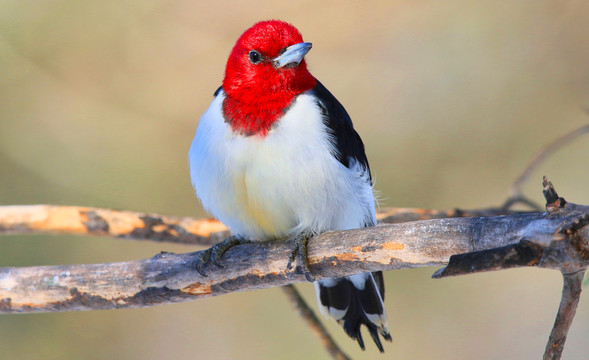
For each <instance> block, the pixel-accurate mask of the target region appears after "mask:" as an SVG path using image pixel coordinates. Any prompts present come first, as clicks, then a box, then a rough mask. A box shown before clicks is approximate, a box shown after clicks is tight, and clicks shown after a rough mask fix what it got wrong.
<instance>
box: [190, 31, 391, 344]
mask: <svg viewBox="0 0 589 360" xmlns="http://www.w3.org/2000/svg"><path fill="white" fill-rule="evenodd" d="M309 50H311V44H310V43H306V42H303V38H302V36H301V34H300V33H299V31H298V30H297V29H296V28H295V27H294V26H292V25H290V24H288V23H285V22H282V21H275V20H272V21H262V22H259V23H257V24H255V25H254V26H252V27H251V28H249V29H248V30H246V31H245V32H244V33H243V35H241V37H240V38H239V39H238V40H237V43H236V44H235V46H234V47H233V50H232V51H231V54H230V55H229V59H228V60H227V67H226V70H225V78H224V80H223V85H222V86H221V87H220V88H219V89H218V90H217V91H216V92H215V98H214V99H213V102H212V103H211V105H210V107H209V109H208V110H207V111H206V112H205V113H204V115H203V116H202V118H201V119H200V123H199V124H198V129H197V130H196V135H195V137H194V140H193V142H192V146H191V147H190V151H189V154H188V157H189V162H190V175H191V177H192V184H193V186H194V188H195V189H196V194H197V196H198V197H199V198H200V200H201V202H202V204H203V206H204V208H205V209H206V210H208V211H209V212H211V213H212V214H213V215H215V217H217V219H219V220H220V221H221V222H223V223H224V224H225V225H227V226H228V227H229V228H230V229H231V233H232V234H233V236H231V237H230V238H228V239H226V240H225V241H223V242H221V243H219V244H217V245H215V246H213V247H212V248H211V249H209V250H206V251H204V252H201V255H200V257H199V258H198V260H197V261H196V268H197V270H198V271H199V272H201V273H203V274H204V268H205V266H206V265H207V264H208V263H209V262H213V263H217V262H218V261H219V259H220V257H221V256H222V255H223V253H224V252H225V251H226V250H227V249H228V248H230V247H231V246H234V245H236V244H240V243H243V242H246V241H269V240H276V239H284V240H290V241H292V242H293V252H292V255H291V257H290V261H291V262H292V261H293V260H294V259H295V258H296V256H297V254H298V255H299V257H300V259H301V261H302V270H303V272H304V273H305V275H306V276H307V279H309V280H310V281H312V280H313V278H312V277H311V276H310V274H309V268H308V262H307V240H308V239H309V238H310V237H312V236H313V235H316V234H319V233H321V232H324V231H327V230H346V229H354V228H360V227H365V226H373V225H375V224H376V217H375V208H374V207H375V204H374V195H373V193H372V180H371V176H370V168H369V166H368V160H367V159H366V154H365V153H364V144H363V143H362V140H361V139H360V136H359V135H358V134H357V133H356V131H355V130H354V127H353V125H352V120H351V119H350V116H349V115H348V113H347V112H346V110H345V109H344V107H343V106H342V105H341V104H340V103H339V102H338V101H337V99H336V98H335V97H334V96H333V95H332V94H331V93H330V92H329V91H328V90H327V89H326V88H325V87H324V86H323V85H322V84H321V83H320V82H319V81H318V80H317V79H315V78H314V77H313V75H311V73H310V72H309V71H308V70H307V64H306V62H305V59H304V57H305V55H306V54H307V52H308V51H309ZM289 267H290V265H289ZM315 289H316V292H317V299H318V301H319V307H320V309H321V312H322V313H323V314H324V315H326V316H329V317H332V318H334V319H335V320H336V321H337V322H338V323H340V324H341V325H342V326H343V328H344V330H345V332H346V333H347V334H348V335H349V336H350V337H352V338H353V339H356V340H357V341H358V343H359V344H360V347H362V349H364V341H363V340H362V335H361V333H360V326H361V325H362V324H364V325H365V326H366V327H367V328H368V330H369V332H370V335H371V337H372V339H373V340H374V342H375V343H376V345H377V347H378V348H379V350H380V351H381V352H382V351H383V347H382V344H381V341H380V337H379V334H380V335H382V336H383V338H384V339H386V340H389V341H391V335H390V334H389V331H388V329H387V321H386V312H385V308H384V305H383V299H384V283H383V279H382V273H381V272H374V273H364V274H358V275H353V276H349V277H344V278H337V279H325V280H319V281H317V282H315Z"/></svg>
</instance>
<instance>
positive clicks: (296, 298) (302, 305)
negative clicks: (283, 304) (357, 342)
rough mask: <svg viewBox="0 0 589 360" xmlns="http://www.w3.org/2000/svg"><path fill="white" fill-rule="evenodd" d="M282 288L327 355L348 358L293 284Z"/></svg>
mask: <svg viewBox="0 0 589 360" xmlns="http://www.w3.org/2000/svg"><path fill="white" fill-rule="evenodd" d="M282 290H283V291H284V293H285V294H286V297H287V298H288V299H289V300H290V302H291V304H292V305H293V306H294V307H295V309H297V310H298V312H299V314H300V315H301V317H302V318H303V320H305V322H306V323H307V325H309V327H310V328H311V330H313V332H314V333H315V335H317V337H318V338H319V341H321V344H323V346H324V347H325V349H326V350H327V352H328V353H329V355H331V357H332V358H333V359H335V360H349V359H350V358H349V357H348V355H346V354H345V353H344V352H343V351H342V350H341V349H340V348H339V346H338V345H337V344H336V343H335V341H334V340H333V338H332V337H331V336H329V333H328V332H327V330H326V329H325V327H323V325H322V324H321V322H320V321H319V319H318V318H317V316H315V313H314V312H313V310H311V308H310V307H309V305H307V302H306V301H305V299H303V297H302V296H301V294H300V293H299V292H298V290H297V289H296V288H295V287H294V285H286V286H283V287H282Z"/></svg>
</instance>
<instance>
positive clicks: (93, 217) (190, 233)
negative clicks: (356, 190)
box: [0, 205, 518, 246]
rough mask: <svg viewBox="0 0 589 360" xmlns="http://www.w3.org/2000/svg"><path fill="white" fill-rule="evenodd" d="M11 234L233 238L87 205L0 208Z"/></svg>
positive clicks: (209, 228)
mask: <svg viewBox="0 0 589 360" xmlns="http://www.w3.org/2000/svg"><path fill="white" fill-rule="evenodd" d="M516 213H518V212H514V211H509V210H506V209H504V208H502V207H497V208H488V209H482V210H460V209H454V210H429V209H414V208H384V209H382V210H380V211H379V212H378V214H377V219H378V220H379V221H381V222H384V223H401V222H407V221H417V220H426V219H443V218H452V217H467V216H495V215H506V214H516ZM9 234H11V235H14V234H71V235H90V236H111V237H116V238H120V239H133V240H152V241H158V242H171V243H178V244H187V245H201V246H211V245H212V244H215V243H217V242H219V241H221V240H223V239H225V238H226V237H227V236H229V230H228V229H227V227H226V226H225V225H223V224H222V223H220V222H219V221H217V220H214V219H193V218H187V217H176V216H166V215H159V214H148V213H143V212H133V211H117V210H112V209H105V208H97V207H85V206H58V205H4V206H0V235H9Z"/></svg>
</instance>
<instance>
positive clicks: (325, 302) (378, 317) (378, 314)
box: [315, 271, 392, 352]
mask: <svg viewBox="0 0 589 360" xmlns="http://www.w3.org/2000/svg"><path fill="white" fill-rule="evenodd" d="M315 291H316V293H317V301H318V302H319V309H320V310H321V313H323V315H325V316H328V317H331V318H333V319H335V320H336V321H337V322H338V323H339V324H340V325H342V326H343V328H344V330H345V332H346V334H348V335H349V336H350V337H351V338H352V339H355V340H357V341H358V344H359V345H360V347H361V348H362V350H364V340H362V334H361V333H360V326H361V325H362V324H364V325H366V327H367V328H368V331H369V332H370V336H371V337H372V339H373V340H374V343H375V344H376V346H377V347H378V350H380V352H384V349H383V347H382V343H381V342H380V337H379V334H380V335H382V337H383V338H384V339H385V340H388V341H392V338H391V334H390V333H389V330H388V329H387V314H386V311H385V308H384V304H383V300H384V282H383V279H382V272H381V271H377V272H373V273H364V274H358V275H352V276H348V277H343V278H334V279H325V280H319V281H317V282H315Z"/></svg>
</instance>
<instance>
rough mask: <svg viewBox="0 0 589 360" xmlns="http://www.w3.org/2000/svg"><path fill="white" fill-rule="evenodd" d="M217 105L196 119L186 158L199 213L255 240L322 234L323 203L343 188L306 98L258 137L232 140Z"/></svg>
mask: <svg viewBox="0 0 589 360" xmlns="http://www.w3.org/2000/svg"><path fill="white" fill-rule="evenodd" d="M215 101H217V100H215ZM217 105H218V104H215V102H213V104H212V105H211V108H210V109H209V111H207V113H205V115H204V116H203V118H202V119H201V124H199V128H198V130H197V134H196V136H195V140H194V142H193V145H192V147H191V150H190V155H189V156H190V165H191V176H192V180H193V185H194V187H195V189H196V191H197V195H198V196H199V197H200V198H201V201H202V203H203V205H204V206H205V208H206V209H207V210H209V211H210V212H212V213H213V214H214V215H215V216H216V217H218V218H219V220H221V221H222V222H224V223H225V224H227V225H228V226H229V227H230V228H231V230H232V232H234V233H242V234H246V235H248V236H250V237H254V238H259V239H260V240H266V239H268V238H276V237H283V236H287V235H289V231H291V230H292V229H293V228H295V227H297V226H298V227H301V226H302V227H309V228H311V229H310V230H311V231H313V230H317V231H321V230H325V229H322V228H324V227H326V225H325V224H326V223H328V222H329V221H330V219H328V218H329V217H330V215H329V213H328V212H327V211H326V202H327V203H329V202H330V201H329V200H330V199H331V198H333V197H334V196H335V194H336V193H337V192H338V190H340V191H341V190H342V188H343V187H346V184H345V179H343V178H342V175H343V174H340V172H342V171H343V169H344V167H343V166H342V165H341V164H340V163H339V162H338V161H337V160H336V158H335V157H334V156H333V151H334V146H333V143H332V139H331V137H330V135H329V134H328V132H327V130H326V128H325V125H324V124H323V121H322V118H321V113H320V111H319V109H318V108H317V105H316V104H315V102H314V101H313V98H312V97H311V96H309V95H305V94H303V95H300V96H299V97H298V98H297V99H296V100H295V102H294V103H293V105H292V107H291V108H290V109H289V111H288V112H287V113H286V114H285V115H284V116H283V117H282V118H281V119H280V120H279V121H278V122H277V123H276V126H275V127H274V128H273V129H272V130H271V131H270V132H269V133H268V134H266V135H265V136H263V137H262V136H255V135H253V136H243V135H239V134H235V133H234V132H233V131H231V128H230V127H229V126H228V125H227V124H226V123H225V122H224V121H223V119H222V115H221V113H220V109H217V108H216V107H217ZM212 111H218V113H211V114H209V113H210V112H212ZM337 195H338V196H341V195H342V194H341V193H340V194H337ZM330 205H334V204H333V203H332V204H330ZM322 217H324V218H322ZM313 228H318V229H313Z"/></svg>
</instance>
